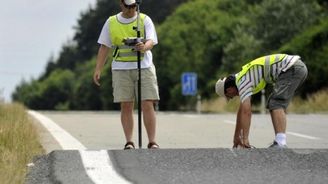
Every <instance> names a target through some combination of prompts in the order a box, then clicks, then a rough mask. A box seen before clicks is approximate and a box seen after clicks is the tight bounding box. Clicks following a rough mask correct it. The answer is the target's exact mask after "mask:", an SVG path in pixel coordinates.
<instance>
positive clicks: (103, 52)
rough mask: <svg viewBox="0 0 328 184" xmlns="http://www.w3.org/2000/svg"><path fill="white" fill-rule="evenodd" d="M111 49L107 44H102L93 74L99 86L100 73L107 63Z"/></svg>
mask: <svg viewBox="0 0 328 184" xmlns="http://www.w3.org/2000/svg"><path fill="white" fill-rule="evenodd" d="M109 50H110V48H109V47H107V46H105V45H100V47H99V50H98V55H97V65H96V69H95V72H94V74H93V81H94V83H95V84H96V85H98V86H100V83H99V79H100V74H101V71H102V69H103V67H104V65H105V62H106V59H107V56H108V53H109Z"/></svg>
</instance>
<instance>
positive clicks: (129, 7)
mask: <svg viewBox="0 0 328 184" xmlns="http://www.w3.org/2000/svg"><path fill="white" fill-rule="evenodd" d="M123 4H124V3H123ZM136 6H137V5H136V4H132V5H126V4H124V7H125V8H127V9H132V8H135V7H136Z"/></svg>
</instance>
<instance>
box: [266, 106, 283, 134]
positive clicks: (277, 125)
mask: <svg viewBox="0 0 328 184" xmlns="http://www.w3.org/2000/svg"><path fill="white" fill-rule="evenodd" d="M270 114H271V119H272V124H273V128H274V132H275V135H277V133H286V114H285V110H284V109H275V110H271V111H270Z"/></svg>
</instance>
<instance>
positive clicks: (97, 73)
mask: <svg viewBox="0 0 328 184" xmlns="http://www.w3.org/2000/svg"><path fill="white" fill-rule="evenodd" d="M100 74H101V71H99V70H95V73H94V74H93V82H94V83H95V84H96V85H97V86H100V82H99V80H100Z"/></svg>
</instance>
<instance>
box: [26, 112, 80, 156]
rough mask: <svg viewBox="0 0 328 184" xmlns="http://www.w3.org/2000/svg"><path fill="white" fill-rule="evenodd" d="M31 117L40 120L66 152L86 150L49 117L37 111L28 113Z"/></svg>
mask: <svg viewBox="0 0 328 184" xmlns="http://www.w3.org/2000/svg"><path fill="white" fill-rule="evenodd" d="M28 113H29V114H30V115H32V116H33V117H34V118H35V119H37V120H39V122H40V123H41V124H42V125H43V126H44V127H45V128H46V129H47V130H48V131H49V132H50V134H51V135H52V136H53V137H54V138H55V139H56V141H57V142H58V143H59V145H60V146H61V147H62V148H63V149H64V150H75V149H77V150H85V149H86V147H85V146H84V145H83V144H81V143H80V142H79V141H78V140H76V139H75V138H74V137H73V136H72V135H71V134H69V133H68V132H66V131H65V130H64V129H62V128H61V127H60V126H58V125H57V124H56V123H55V122H53V121H52V120H51V119H49V118H48V117H46V116H44V115H42V114H40V113H38V112H36V111H31V110H30V111H28Z"/></svg>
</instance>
